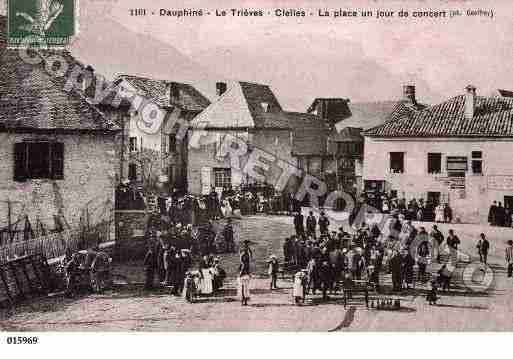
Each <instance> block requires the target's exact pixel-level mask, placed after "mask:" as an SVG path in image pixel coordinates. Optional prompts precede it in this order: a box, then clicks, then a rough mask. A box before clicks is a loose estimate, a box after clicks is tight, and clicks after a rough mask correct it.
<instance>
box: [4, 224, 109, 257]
mask: <svg viewBox="0 0 513 359" xmlns="http://www.w3.org/2000/svg"><path fill="white" fill-rule="evenodd" d="M109 240H110V222H105V223H101V224H99V225H96V226H95V227H93V228H91V229H89V230H88V231H79V230H74V231H70V230H66V231H63V232H59V233H51V234H49V235H46V236H43V237H39V238H36V239H31V240H27V241H20V242H14V243H10V244H7V245H4V246H0V263H4V262H7V261H8V260H10V259H15V258H17V257H22V256H25V255H32V254H42V255H43V256H44V257H46V258H48V259H52V258H57V257H60V256H62V255H64V253H65V251H66V248H70V249H71V250H72V251H78V250H82V249H87V248H91V247H94V246H96V245H99V244H100V243H104V242H108V241H109Z"/></svg>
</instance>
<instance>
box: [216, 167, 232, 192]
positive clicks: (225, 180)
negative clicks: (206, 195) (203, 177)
mask: <svg viewBox="0 0 513 359" xmlns="http://www.w3.org/2000/svg"><path fill="white" fill-rule="evenodd" d="M214 187H221V188H225V187H229V188H231V187H232V170H231V168H214Z"/></svg>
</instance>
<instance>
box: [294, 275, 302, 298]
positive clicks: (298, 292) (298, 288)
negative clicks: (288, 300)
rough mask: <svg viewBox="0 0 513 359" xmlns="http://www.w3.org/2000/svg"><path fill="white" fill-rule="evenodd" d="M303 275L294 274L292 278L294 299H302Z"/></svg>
mask: <svg viewBox="0 0 513 359" xmlns="http://www.w3.org/2000/svg"><path fill="white" fill-rule="evenodd" d="M303 278H304V274H303V275H298V274H296V275H295V277H294V289H293V295H294V297H301V298H303Z"/></svg>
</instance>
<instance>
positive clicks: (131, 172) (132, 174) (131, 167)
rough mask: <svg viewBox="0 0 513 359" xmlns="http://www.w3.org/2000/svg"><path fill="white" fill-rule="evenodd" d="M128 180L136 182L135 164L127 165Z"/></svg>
mask: <svg viewBox="0 0 513 359" xmlns="http://www.w3.org/2000/svg"><path fill="white" fill-rule="evenodd" d="M128 179H129V180H130V181H135V180H137V165H136V164H135V163H130V164H129V165H128Z"/></svg>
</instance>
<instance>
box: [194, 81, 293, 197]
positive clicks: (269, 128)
mask: <svg viewBox="0 0 513 359" xmlns="http://www.w3.org/2000/svg"><path fill="white" fill-rule="evenodd" d="M217 90H218V93H217V94H218V99H217V100H215V101H214V102H213V103H212V104H211V105H210V106H209V107H207V108H206V109H205V110H204V111H203V112H202V113H201V114H199V115H198V116H197V117H196V118H195V119H194V120H193V121H192V122H191V128H190V135H189V138H192V137H193V136H195V135H197V134H198V133H199V132H201V133H203V132H204V133H208V137H209V138H210V139H209V140H208V141H207V143H202V144H200V146H195V145H192V144H190V145H189V152H188V170H187V180H188V188H189V191H190V192H192V193H196V194H198V193H207V192H209V191H210V189H211V187H215V188H216V189H217V190H221V189H222V188H223V187H237V186H241V185H243V184H249V183H254V182H255V181H254V178H250V176H248V175H247V174H243V173H242V171H240V170H239V169H237V168H233V167H232V166H231V162H230V156H224V157H220V156H219V145H220V143H221V142H222V141H223V138H224V136H226V135H229V136H233V137H235V138H240V139H241V140H242V141H244V142H245V143H247V147H248V150H249V151H248V154H249V153H250V152H251V151H253V150H254V149H255V148H258V149H261V150H263V151H265V152H266V153H269V154H271V155H273V156H275V157H276V158H279V159H281V160H283V161H286V162H287V163H290V164H292V165H294V166H297V161H296V159H295V158H294V157H293V156H292V144H293V130H292V125H291V123H290V121H291V120H290V118H291V117H294V115H293V114H290V113H287V112H285V111H283V109H282V107H281V105H280V103H279V102H278V100H277V99H276V97H275V96H274V94H273V92H272V91H271V89H270V88H269V87H268V86H266V85H261V84H255V83H248V82H235V83H233V85H232V86H230V87H229V88H228V87H227V85H226V84H225V83H218V84H217ZM245 160H247V156H241V161H242V166H241V167H240V168H242V167H243V165H244V163H245ZM279 171H280V169H279V168H277V167H276V166H271V168H270V169H269V171H268V172H267V173H266V174H265V180H264V181H262V182H267V183H269V184H272V183H274V182H275V181H276V179H277V176H279Z"/></svg>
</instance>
